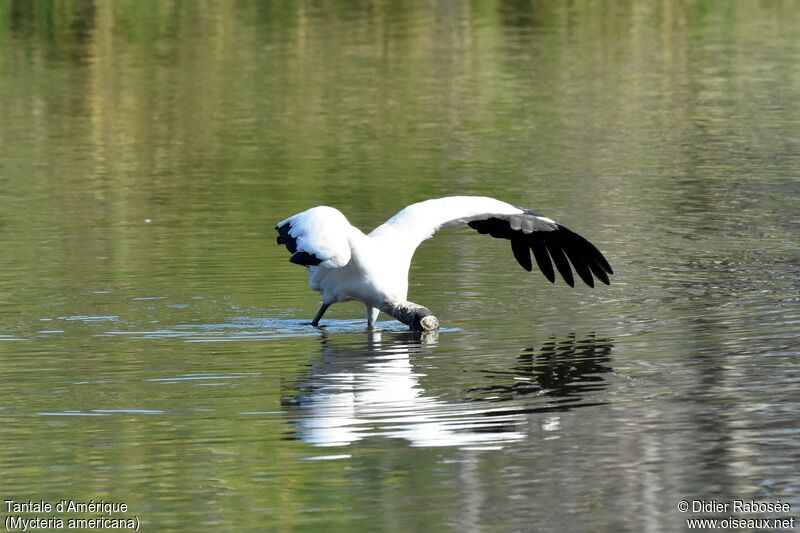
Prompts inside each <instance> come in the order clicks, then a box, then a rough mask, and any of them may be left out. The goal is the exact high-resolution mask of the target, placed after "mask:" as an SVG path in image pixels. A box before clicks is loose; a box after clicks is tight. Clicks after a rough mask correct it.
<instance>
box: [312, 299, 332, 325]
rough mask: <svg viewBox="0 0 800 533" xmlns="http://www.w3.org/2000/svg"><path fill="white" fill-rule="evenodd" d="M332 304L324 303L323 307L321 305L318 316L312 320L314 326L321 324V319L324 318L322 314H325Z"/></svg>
mask: <svg viewBox="0 0 800 533" xmlns="http://www.w3.org/2000/svg"><path fill="white" fill-rule="evenodd" d="M330 306H331V304H322V307H320V308H319V311H317V316H315V317H314V320H312V321H311V325H312V326H314V327H316V326H318V325H319V321H320V319H321V318H322V315H324V314H325V311H327V310H328V308H329V307H330Z"/></svg>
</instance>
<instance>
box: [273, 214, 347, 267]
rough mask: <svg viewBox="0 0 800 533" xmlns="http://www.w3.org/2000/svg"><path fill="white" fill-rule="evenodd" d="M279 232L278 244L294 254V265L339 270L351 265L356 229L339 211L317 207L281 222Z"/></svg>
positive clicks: (291, 259) (277, 228)
mask: <svg viewBox="0 0 800 533" xmlns="http://www.w3.org/2000/svg"><path fill="white" fill-rule="evenodd" d="M275 229H276V230H278V244H283V245H284V246H286V249H288V250H289V251H290V252H291V253H292V257H291V258H289V261H291V262H292V263H297V264H298V265H304V266H321V267H325V268H338V267H343V266H345V265H346V264H347V263H348V262H350V243H349V241H348V240H347V235H348V234H349V232H350V231H351V229H352V226H351V225H350V223H349V222H348V221H347V218H345V216H344V215H343V214H342V213H341V212H339V210H337V209H334V208H332V207H326V206H319V207H313V208H311V209H309V210H307V211H303V212H302V213H298V214H296V215H294V216H292V217H289V218H287V219H286V220H284V221H282V222H279V223H278V225H277V226H275Z"/></svg>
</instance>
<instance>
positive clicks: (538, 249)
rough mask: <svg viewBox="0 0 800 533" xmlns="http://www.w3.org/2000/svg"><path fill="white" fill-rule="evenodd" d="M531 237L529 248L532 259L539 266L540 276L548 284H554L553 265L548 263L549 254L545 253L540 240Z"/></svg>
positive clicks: (550, 262) (545, 249) (545, 250)
mask: <svg viewBox="0 0 800 533" xmlns="http://www.w3.org/2000/svg"><path fill="white" fill-rule="evenodd" d="M531 236H532V238H531V240H530V247H531V250H532V251H533V257H535V258H536V264H537V265H539V270H541V271H542V274H544V277H546V278H547V279H548V281H550V283H555V282H556V273H555V271H554V270H553V263H552V261H550V254H548V253H547V248H546V247H545V245H544V243H543V242H542V241H541V239H539V238H536V237H533V234H531Z"/></svg>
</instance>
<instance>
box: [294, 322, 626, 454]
mask: <svg viewBox="0 0 800 533" xmlns="http://www.w3.org/2000/svg"><path fill="white" fill-rule="evenodd" d="M348 337H349V336H337V337H330V336H327V335H326V334H325V333H323V335H322V339H321V342H322V355H321V356H320V357H318V358H317V359H316V360H314V361H313V362H312V363H311V368H310V370H309V373H308V374H306V375H305V376H303V377H302V378H301V379H300V382H299V383H298V384H297V385H296V386H294V387H292V389H293V391H292V392H291V393H290V394H287V395H286V396H285V397H284V398H283V400H282V404H283V406H284V407H285V408H286V409H287V411H288V413H289V416H290V417H291V418H292V424H293V426H294V429H293V431H292V432H291V434H290V435H289V436H288V438H291V439H298V440H302V441H304V442H308V443H310V444H314V445H317V446H342V445H347V444H350V443H353V442H356V441H359V440H361V439H363V438H366V437H376V436H377V437H386V438H400V439H404V440H406V441H408V442H409V443H410V444H411V445H412V446H462V447H465V446H481V445H484V446H485V445H499V444H503V443H507V442H512V441H517V440H522V439H526V438H528V436H529V433H530V429H529V426H530V424H531V422H532V421H531V420H530V419H529V416H528V413H531V412H537V411H556V410H559V409H562V410H563V409H569V408H573V407H576V406H578V402H579V400H580V398H581V397H582V396H583V395H584V394H587V393H591V392H595V391H598V390H601V389H603V388H604V387H605V385H604V380H603V377H602V374H603V373H606V372H610V371H611V367H610V365H609V364H608V363H609V362H610V353H611V348H612V346H611V343H610V342H608V341H606V340H596V339H594V338H589V339H585V340H580V341H578V340H575V338H574V337H571V338H568V339H566V340H564V341H556V340H552V341H550V342H548V343H546V344H545V345H544V346H543V347H542V348H541V349H540V350H538V351H535V350H534V349H532V348H528V349H526V350H524V351H523V353H522V354H521V355H520V356H519V357H518V359H517V364H516V365H515V366H514V367H513V368H512V369H511V370H503V371H488V372H487V371H485V370H483V369H481V370H479V371H478V375H477V376H476V375H475V373H472V374H471V377H470V378H469V379H470V382H471V383H472V384H474V383H475V382H476V381H477V380H479V381H484V380H485V379H486V378H487V377H488V378H489V380H490V381H491V382H492V383H490V384H488V385H481V386H477V387H475V386H473V387H470V386H469V385H466V386H461V385H458V387H460V388H459V390H460V391H461V392H459V393H457V395H456V398H455V399H452V390H453V385H454V384H453V383H452V382H450V383H448V389H449V390H448V393H449V394H448V397H449V398H450V399H448V400H443V399H441V398H439V397H438V396H437V395H436V394H435V393H433V391H431V390H426V389H424V388H423V386H422V385H421V382H420V380H421V378H425V377H426V376H425V375H424V374H422V373H420V371H419V367H420V366H421V365H417V367H416V368H415V365H414V362H413V361H414V359H416V358H420V357H425V356H426V355H431V354H432V353H433V352H434V350H435V348H436V345H437V342H438V333H436V332H426V333H420V332H402V333H386V332H380V331H374V332H370V333H369V334H368V337H367V342H366V345H365V344H364V343H363V340H362V339H361V338H360V337H359V339H358V340H357V341H356V342H353V338H352V337H349V338H348ZM467 366H468V365H466V364H465V368H467ZM429 372H430V370H429ZM462 374H463V373H462ZM461 379H463V377H462V378H460V379H459V381H461ZM431 381H434V379H431ZM428 388H429V389H431V388H432V387H428ZM533 393H538V394H539V395H544V396H546V397H547V398H548V401H547V403H546V405H545V406H542V405H541V402H540V401H538V397H537V398H534V397H531V396H530V395H531V394H533ZM523 398H524V401H522V402H520V401H519V400H520V399H523ZM503 400H507V401H508V403H507V405H506V406H503V407H501V406H499V405H498V404H497V402H499V401H503ZM510 400H514V401H510ZM531 400H533V401H535V404H536V405H530V404H531ZM580 405H596V403H584V404H580ZM540 422H541V423H542V424H549V423H550V422H548V421H547V420H545V421H543V422H542V421H540ZM545 429H546V428H545Z"/></svg>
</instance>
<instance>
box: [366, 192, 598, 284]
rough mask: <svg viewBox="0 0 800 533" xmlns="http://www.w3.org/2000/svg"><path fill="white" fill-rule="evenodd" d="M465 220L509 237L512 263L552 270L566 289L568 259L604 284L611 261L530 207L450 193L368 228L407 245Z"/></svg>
mask: <svg viewBox="0 0 800 533" xmlns="http://www.w3.org/2000/svg"><path fill="white" fill-rule="evenodd" d="M462 224H467V225H469V226H470V227H471V228H473V229H475V230H477V231H478V232H479V233H483V234H487V235H491V236H492V237H495V238H498V239H508V240H510V241H511V250H512V252H513V253H514V257H515V258H516V259H517V262H519V264H520V265H521V266H522V268H524V269H525V270H527V271H529V272H530V271H531V270H532V268H533V263H532V261H531V252H533V257H534V259H535V260H536V264H537V266H538V267H539V270H541V271H542V273H543V274H544V275H545V277H546V278H547V279H548V280H550V282H551V283H552V282H555V271H554V269H553V264H555V267H556V269H557V270H558V272H559V273H560V274H561V277H563V278H564V281H566V282H567V284H569V285H570V286H571V287H574V286H575V279H574V277H573V275H572V270H571V268H570V263H571V264H572V267H573V268H574V269H575V272H576V273H577V274H578V276H580V278H581V279H582V280H583V281H584V283H586V284H587V285H589V286H590V287H594V279H593V277H595V278H597V279H599V280H600V281H602V282H603V283H605V284H606V285H608V283H609V279H608V275H609V274H613V271H612V269H611V265H609V264H608V261H607V260H606V258H605V257H603V254H602V253H600V251H599V250H598V249H597V248H596V247H595V246H594V245H593V244H592V243H590V242H589V241H587V240H586V239H584V238H583V237H581V236H580V235H578V234H577V233H575V232H573V231H570V230H569V229H567V228H566V227H564V226H562V225H561V224H558V223H557V222H555V221H554V220H551V219H549V218H547V217H544V216H541V215H538V214H536V213H534V212H533V211H529V210H526V209H520V208H517V207H514V206H512V205H510V204H507V203H505V202H501V201H499V200H495V199H494V198H488V197H484V196H450V197H447V198H439V199H436V200H427V201H425V202H420V203H417V204H413V205H410V206H408V207H406V208H405V209H403V210H402V211H400V212H399V213H397V214H396V215H395V216H394V217H392V218H391V219H389V220H388V221H387V222H386V223H385V224H383V225H382V226H380V227H378V228H376V229H375V231H373V232H372V233H371V234H370V236H371V237H377V238H386V239H393V240H395V241H398V242H404V243H405V244H406V246H409V247H411V252H412V253H413V250H414V249H415V248H416V247H417V246H418V245H419V243H420V242H422V241H423V240H425V239H427V238H429V237H431V236H432V235H433V233H434V232H436V231H437V230H439V229H443V228H448V227H454V226H459V225H462Z"/></svg>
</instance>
